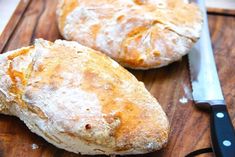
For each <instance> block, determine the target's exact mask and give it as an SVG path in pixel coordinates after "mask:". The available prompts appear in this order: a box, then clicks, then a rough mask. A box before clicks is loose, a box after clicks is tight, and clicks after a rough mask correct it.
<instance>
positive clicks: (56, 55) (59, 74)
mask: <svg viewBox="0 0 235 157" xmlns="http://www.w3.org/2000/svg"><path fill="white" fill-rule="evenodd" d="M0 78H1V79H0V113H4V114H10V115H15V116H18V117H19V118H20V119H21V120H23V121H24V122H25V124H26V125H27V126H28V127H29V128H30V129H31V131H33V132H35V133H37V134H38V135H40V136H42V137H43V138H45V139H46V140H47V141H49V142H50V143H52V144H54V145H56V146H57V147H59V148H63V149H66V150H68V151H72V152H75V153H79V152H80V153H82V154H139V153H147V152H151V151H154V150H158V149H160V148H162V147H163V146H164V145H165V144H166V142H167V140H168V133H169V123H168V120H167V117H166V115H165V113H164V111H163V110H162V108H161V106H160V105H159V103H158V102H157V100H156V99H155V98H154V97H153V96H151V94H150V93H149V92H148V91H147V90H146V89H145V87H144V84H143V83H142V82H139V81H138V80H137V79H136V78H135V77H134V76H133V75H132V74H131V73H129V72H128V71H127V70H125V69H124V68H123V67H121V66H120V65H119V64H118V63H117V62H115V61H114V60H112V59H110V58H109V57H107V56H106V55H104V54H102V53H100V52H98V51H94V50H92V49H90V48H87V47H84V46H82V45H80V44H78V43H77V42H68V41H62V40H57V41H55V43H51V42H48V41H45V40H42V39H38V40H36V42H35V45H33V46H30V47H24V48H21V49H18V50H14V51H10V52H7V53H5V54H2V55H0Z"/></svg>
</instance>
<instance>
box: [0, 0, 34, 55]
mask: <svg viewBox="0 0 235 157" xmlns="http://www.w3.org/2000/svg"><path fill="white" fill-rule="evenodd" d="M29 2H30V0H21V1H20V2H19V4H16V5H17V7H16V9H15V11H14V12H13V14H12V16H11V17H10V20H8V17H7V19H4V18H3V19H1V20H3V21H4V20H7V21H4V22H6V26H5V27H4V28H1V29H3V31H2V32H0V52H1V51H2V50H3V48H4V46H5V44H6V43H7V41H8V39H9V38H10V36H11V34H12V32H13V31H14V29H15V27H16V25H17V23H18V22H19V20H20V19H21V16H22V15H23V13H24V11H25V9H26V8H27V6H28V4H29ZM11 3H12V2H11ZM1 5H3V4H1ZM1 7H2V8H3V7H4V6H1ZM9 14H11V13H9Z"/></svg>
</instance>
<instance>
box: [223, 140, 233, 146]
mask: <svg viewBox="0 0 235 157" xmlns="http://www.w3.org/2000/svg"><path fill="white" fill-rule="evenodd" d="M223 145H224V146H226V147H229V146H231V145H232V143H231V142H230V141H229V140H224V141H223Z"/></svg>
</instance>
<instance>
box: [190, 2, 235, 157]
mask: <svg viewBox="0 0 235 157" xmlns="http://www.w3.org/2000/svg"><path fill="white" fill-rule="evenodd" d="M197 4H198V5H199V7H200V9H201V11H202V13H203V20H204V24H203V28H202V32H201V37H200V39H199V41H198V42H197V43H196V44H195V46H194V47H193V49H192V50H191V52H190V53H189V55H188V58H189V67H190V75H191V83H192V89H193V92H192V95H193V100H194V102H195V104H196V105H197V106H198V107H208V108H210V114H211V122H210V123H211V142H212V148H213V151H214V153H215V156H216V157H235V132H234V128H233V125H232V122H231V120H230V117H229V114H228V111H227V108H226V104H225V100H224V97H223V94H222V90H221V86H220V82H219V78H218V74H217V70H216V65H215V61H214V56H213V51H212V46H211V40H210V36H209V29H208V21H207V15H206V9H205V3H204V1H203V0H197Z"/></svg>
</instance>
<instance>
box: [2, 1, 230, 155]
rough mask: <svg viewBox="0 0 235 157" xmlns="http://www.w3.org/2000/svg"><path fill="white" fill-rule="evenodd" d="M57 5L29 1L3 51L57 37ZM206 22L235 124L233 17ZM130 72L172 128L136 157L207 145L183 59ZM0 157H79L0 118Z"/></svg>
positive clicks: (203, 118) (204, 117)
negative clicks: (161, 143) (159, 143)
mask: <svg viewBox="0 0 235 157" xmlns="http://www.w3.org/2000/svg"><path fill="white" fill-rule="evenodd" d="M56 3H57V1H56V0H31V3H30V4H29V6H28V8H27V10H26V11H25V13H24V15H23V16H22V18H21V19H20V21H19V23H18V25H17V26H16V29H15V30H14V32H13V34H12V36H11V37H10V39H9V41H8V42H7V45H6V46H5V49H4V52H6V51H8V50H13V49H16V48H20V47H22V46H27V45H29V44H31V43H33V41H34V39H35V38H44V39H47V40H50V41H54V40H55V39H58V38H62V37H61V36H60V35H59V32H58V29H57V26H56V19H55V8H56ZM209 24H210V31H211V36H212V42H213V48H214V52H215V58H216V63H217V66H218V73H219V76H220V80H221V84H222V88H223V91H224V95H225V98H226V102H227V104H228V110H229V113H230V116H231V118H232V120H233V124H235V38H234V37H235V31H234V27H235V17H234V16H222V15H219V16H218V15H209ZM130 71H131V72H132V73H133V74H134V75H135V76H136V77H137V78H138V79H139V80H140V81H143V82H144V83H145V86H146V88H147V89H148V90H149V91H150V92H151V93H152V95H154V96H155V97H156V98H157V99H158V100H159V102H160V103H161V104H162V107H163V109H164V110H165V112H166V114H167V116H168V118H169V121H170V125H171V133H170V138H169V143H168V145H167V147H166V148H164V149H162V150H160V151H158V152H154V153H150V154H146V155H138V157H144V156H146V157H183V156H185V155H186V154H187V153H189V152H191V151H193V150H196V149H199V148H205V147H209V146H210V140H209V139H210V136H209V135H210V134H209V133H210V127H209V115H208V113H206V112H202V111H199V110H198V109H196V108H195V107H194V105H193V103H192V101H191V100H190V91H191V87H190V83H189V71H188V63H187V57H184V58H183V59H182V60H181V61H179V62H176V63H173V64H171V65H169V66H167V67H164V68H160V69H154V70H146V71H141V70H130ZM0 157H82V156H81V155H77V154H73V153H69V152H67V151H64V150H62V149H58V148H56V147H55V146H53V145H51V144H49V143H47V142H46V141H45V140H44V139H42V138H41V137H39V136H37V135H35V134H33V133H31V132H30V131H29V129H28V128H27V127H26V126H25V125H24V123H23V122H21V121H20V120H19V119H17V118H16V117H12V116H6V115H0ZM204 157H212V155H211V154H208V155H204Z"/></svg>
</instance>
